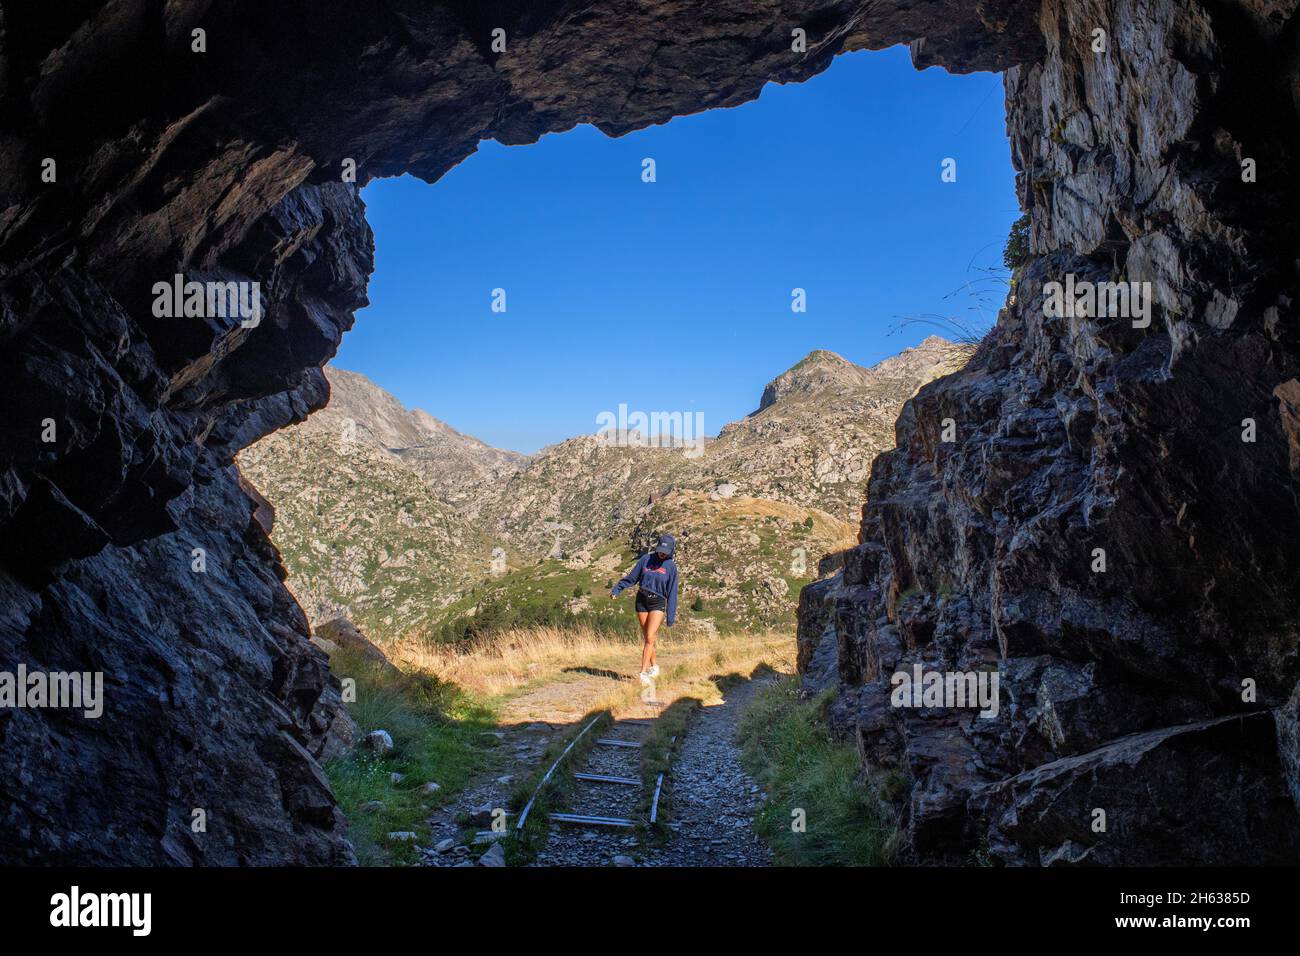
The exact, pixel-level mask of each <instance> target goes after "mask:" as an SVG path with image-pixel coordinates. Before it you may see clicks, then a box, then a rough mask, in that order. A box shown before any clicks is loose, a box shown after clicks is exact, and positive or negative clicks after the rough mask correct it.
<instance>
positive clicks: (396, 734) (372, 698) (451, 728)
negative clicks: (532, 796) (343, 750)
mask: <svg viewBox="0 0 1300 956" xmlns="http://www.w3.org/2000/svg"><path fill="white" fill-rule="evenodd" d="M330 668H331V670H333V671H334V673H335V674H336V675H338V676H339V677H340V678H341V679H342V678H351V679H352V680H354V681H355V682H356V701H355V702H354V703H349V704H348V705H347V708H348V712H349V713H350V714H351V715H352V717H353V718H354V719H355V720H356V722H357V725H358V728H359V735H358V736H359V738H360V737H363V736H364V735H365V734H367V733H369V732H370V731H372V730H380V729H382V730H386V731H388V732H389V734H391V735H392V738H393V745H394V746H393V750H392V751H390V752H389V753H387V754H383V755H380V754H375V753H372V752H370V751H369V750H367V749H366V748H365V747H361V746H359V747H356V748H354V749H353V750H352V752H351V753H349V754H348V755H347V756H345V757H340V758H337V759H335V760H333V761H331V762H330V764H329V765H328V767H327V768H326V773H327V775H328V776H329V779H330V784H331V786H332V787H333V789H334V794H335V796H336V797H337V798H338V800H339V805H340V807H341V808H342V810H343V813H344V815H345V816H346V817H347V818H348V821H349V824H350V826H349V838H350V839H351V840H352V843H353V846H354V847H355V848H356V852H357V859H358V860H359V862H360V863H361V864H362V865H366V866H386V865H408V864H413V863H417V862H418V857H417V854H416V851H415V846H416V845H417V844H419V845H422V846H427V845H428V834H429V828H428V824H427V822H426V821H427V819H428V816H429V812H430V810H432V809H433V808H434V807H437V806H440V805H441V804H443V803H446V802H447V801H448V800H450V799H451V797H453V796H454V795H455V794H456V793H457V792H458V791H459V790H460V789H461V788H462V787H464V785H465V784H466V783H467V782H468V781H469V779H470V778H471V777H472V776H474V775H475V774H477V773H479V772H481V771H483V770H484V769H486V768H487V767H489V766H491V765H492V763H493V760H494V754H493V752H492V750H491V749H490V744H489V743H488V741H493V742H495V738H492V737H490V736H489V735H488V734H487V732H488V731H491V730H492V729H493V728H494V727H495V726H496V720H495V715H494V713H493V712H492V710H491V709H490V708H488V707H485V706H484V705H483V704H482V703H480V702H478V701H476V700H475V699H474V698H472V697H471V696H469V695H467V694H465V693H464V692H463V691H461V690H460V689H459V688H457V687H455V686H454V685H452V684H450V683H448V682H446V681H442V680H439V679H438V678H436V677H434V676H432V675H430V674H427V673H418V672H416V673H411V672H402V671H398V670H395V669H392V668H386V667H383V666H382V665H378V664H374V663H371V662H369V661H366V660H364V659H362V658H361V657H359V656H358V655H356V654H354V653H352V652H351V651H349V650H347V649H346V648H339V649H338V650H337V651H335V652H334V654H333V655H332V656H331V659H330ZM393 773H400V774H402V775H403V779H402V781H401V782H400V783H393V782H392V779H391V777H392V774H393ZM430 781H432V782H435V783H437V784H438V785H439V786H440V787H441V789H440V790H438V791H437V792H435V793H425V792H424V789H423V788H424V785H425V784H426V783H428V782H430ZM403 831H406V832H414V833H416V834H417V839H416V840H413V841H410V842H400V841H390V840H389V839H388V834H389V833H393V832H403Z"/></svg>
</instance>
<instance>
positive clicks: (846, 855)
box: [740, 677, 901, 866]
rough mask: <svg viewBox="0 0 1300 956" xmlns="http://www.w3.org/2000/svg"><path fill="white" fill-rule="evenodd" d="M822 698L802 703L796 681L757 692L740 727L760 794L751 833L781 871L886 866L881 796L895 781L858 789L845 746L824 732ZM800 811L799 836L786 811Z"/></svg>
mask: <svg viewBox="0 0 1300 956" xmlns="http://www.w3.org/2000/svg"><path fill="white" fill-rule="evenodd" d="M829 700H830V695H829V693H828V694H823V695H821V696H820V697H818V698H816V699H815V700H811V701H808V700H803V699H801V697H800V695H799V680H798V678H797V677H789V678H786V679H783V680H782V681H780V682H779V683H777V684H774V685H773V686H772V687H769V688H765V689H764V690H762V691H760V692H759V693H758V694H757V695H756V696H755V697H754V700H753V701H752V702H751V704H750V705H749V707H748V709H747V710H746V711H745V714H744V716H743V717H742V718H741V723H740V737H741V745H742V759H743V761H744V763H745V767H746V769H747V770H748V771H749V772H750V774H751V775H752V776H753V777H754V779H755V780H756V781H758V783H759V784H760V785H761V786H763V787H765V788H766V789H767V793H768V800H767V802H766V803H765V804H764V806H763V809H762V810H761V811H760V812H759V814H758V817H757V819H756V820H755V829H756V831H757V832H758V834H759V835H760V836H761V837H763V839H765V840H766V841H767V842H768V844H769V845H770V846H771V847H772V851H773V853H774V855H775V857H776V862H777V863H778V864H781V865H785V866H882V865H888V864H889V863H891V862H893V861H894V857H895V855H896V849H895V847H896V843H897V823H896V820H895V815H894V812H893V810H892V809H891V807H890V804H889V802H888V798H889V796H890V794H891V793H892V792H893V791H895V790H896V788H897V787H898V786H899V784H900V783H901V778H900V777H897V775H890V776H887V777H881V778H879V779H877V780H873V781H869V782H866V783H864V782H863V781H862V780H861V779H859V765H858V756H857V753H856V751H855V750H854V748H853V747H851V746H848V745H846V744H840V743H836V742H835V741H833V740H832V739H831V738H830V736H829V734H828V733H827V730H826V724H825V709H826V706H827V704H828V702H829ZM797 810H802V811H803V820H804V823H805V828H804V832H796V830H795V828H794V827H793V826H792V824H793V823H794V821H795V817H794V815H793V814H794V813H795V811H797Z"/></svg>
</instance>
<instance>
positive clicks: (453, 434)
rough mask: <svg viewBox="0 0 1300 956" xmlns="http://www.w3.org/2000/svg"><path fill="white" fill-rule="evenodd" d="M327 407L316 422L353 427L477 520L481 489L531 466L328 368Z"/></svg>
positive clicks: (359, 377) (517, 456) (372, 386)
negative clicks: (350, 425)
mask: <svg viewBox="0 0 1300 956" xmlns="http://www.w3.org/2000/svg"><path fill="white" fill-rule="evenodd" d="M325 374H326V377H327V378H328V379H329V383H330V400H329V404H328V405H326V406H325V408H324V409H322V410H321V411H320V412H318V413H317V414H316V415H315V416H314V418H315V419H316V420H319V421H320V422H321V423H323V424H331V425H335V426H336V427H337V428H338V429H339V430H340V432H341V430H342V429H343V428H344V426H345V424H346V423H347V422H349V421H351V422H354V423H355V430H356V437H357V440H358V441H361V442H364V443H366V444H368V445H371V446H372V447H374V448H378V449H381V450H383V451H387V452H389V453H391V454H393V455H396V456H397V457H398V458H400V459H401V460H402V461H404V462H406V463H407V464H408V465H409V466H410V467H411V468H412V469H413V470H414V471H416V472H417V473H419V474H420V475H422V476H423V477H424V478H425V479H426V481H427V482H428V483H429V486H430V487H431V488H432V489H433V491H434V493H435V494H436V495H437V496H438V497H439V499H440V500H442V501H443V502H445V503H446V504H448V505H451V506H452V507H453V508H456V509H457V510H459V511H461V512H462V513H464V514H466V515H467V516H469V517H471V518H473V517H475V516H476V515H477V514H478V506H479V504H480V503H481V502H482V500H483V497H482V494H481V490H482V489H483V488H487V487H491V486H493V485H496V484H499V483H500V482H502V481H504V480H506V479H507V478H508V477H509V476H510V475H512V474H513V473H514V472H515V471H517V470H518V469H519V468H520V467H522V466H523V465H524V463H526V462H527V461H528V457H527V456H526V455H521V454H519V453H518V452H513V451H506V450H504V449H501V448H493V447H492V446H490V445H487V444H485V443H484V442H481V441H479V440H478V439H477V438H474V437H472V436H470V435H464V434H462V433H461V432H458V431H456V429H454V428H452V427H451V426H450V425H448V424H447V423H445V422H442V421H439V420H438V419H436V418H434V417H433V416H432V415H430V414H429V413H428V412H426V411H423V410H422V409H418V408H416V409H409V410H408V409H407V408H405V407H404V406H403V405H402V403H401V402H399V401H398V400H397V399H396V398H395V397H394V396H392V395H390V394H389V393H388V392H386V391H384V390H383V389H382V388H380V387H379V386H378V385H376V384H375V383H374V382H372V381H371V380H370V379H368V378H366V377H365V376H364V375H361V374H359V373H357V372H349V371H347V370H346V369H341V368H336V367H334V366H329V367H328V368H326V370H325Z"/></svg>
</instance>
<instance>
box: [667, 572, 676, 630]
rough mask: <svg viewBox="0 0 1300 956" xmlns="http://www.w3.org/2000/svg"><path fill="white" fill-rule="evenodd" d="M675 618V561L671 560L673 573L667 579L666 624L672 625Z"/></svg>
mask: <svg viewBox="0 0 1300 956" xmlns="http://www.w3.org/2000/svg"><path fill="white" fill-rule="evenodd" d="M676 620H677V562H676V561H674V562H673V573H672V576H671V577H670V578H669V579H668V619H667V622H666V623H667V624H668V626H669V627H672V626H673V624H674V623H675V622H676Z"/></svg>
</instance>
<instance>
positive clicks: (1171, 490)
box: [800, 0, 1300, 865]
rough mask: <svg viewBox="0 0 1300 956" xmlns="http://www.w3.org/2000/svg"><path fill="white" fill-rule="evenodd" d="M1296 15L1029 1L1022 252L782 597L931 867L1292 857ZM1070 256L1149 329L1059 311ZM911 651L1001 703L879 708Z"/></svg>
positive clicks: (1116, 0)
mask: <svg viewBox="0 0 1300 956" xmlns="http://www.w3.org/2000/svg"><path fill="white" fill-rule="evenodd" d="M1296 10H1297V4H1296V3H1294V2H1292V3H1273V4H1269V3H1240V4H1212V3H1205V4H1202V3H1197V2H1185V3H1170V2H1163V0H1108V2H1093V3H1078V4H1071V3H1065V2H1061V0H1048V2H1046V3H1044V5H1043V7H1042V11H1041V17H1040V20H1041V26H1042V30H1043V35H1044V37H1045V41H1046V53H1045V56H1044V57H1043V58H1042V60H1041V61H1039V62H1036V63H1034V64H1032V65H1024V66H1019V67H1016V68H1014V69H1012V70H1010V71H1008V73H1007V76H1006V89H1007V109H1008V129H1009V131H1010V134H1011V139H1012V151H1013V158H1014V161H1015V165H1016V169H1017V170H1018V175H1017V183H1018V191H1019V194H1020V198H1021V201H1022V204H1023V205H1024V207H1025V208H1026V209H1027V210H1028V212H1029V214H1030V216H1031V217H1032V249H1033V253H1034V256H1033V258H1032V260H1031V261H1029V262H1028V263H1027V264H1026V265H1025V266H1024V267H1023V268H1022V270H1021V272H1020V273H1019V280H1018V283H1017V286H1016V289H1015V296H1014V301H1013V302H1011V303H1010V304H1009V305H1008V308H1007V309H1006V310H1005V311H1004V312H1003V313H1002V315H1001V316H1000V318H999V323H998V326H997V328H996V330H995V331H994V332H993V333H992V334H991V335H990V336H989V337H988V339H987V340H986V341H985V342H984V343H983V344H982V346H981V348H980V350H979V352H978V354H977V356H976V357H975V359H974V360H973V361H972V362H971V363H970V365H969V366H968V367H967V368H966V369H965V370H964V371H962V372H960V373H958V374H956V375H953V376H951V377H948V378H946V379H942V380H940V381H938V382H935V383H933V384H931V385H929V386H927V387H926V388H924V389H923V390H922V391H921V392H920V393H919V394H918V395H917V396H916V398H915V399H914V400H913V401H912V402H910V403H909V405H908V406H907V407H906V408H905V409H904V412H903V414H902V416H901V417H900V419H899V422H898V426H897V436H898V449H897V450H896V451H894V452H892V453H889V454H886V455H884V456H882V457H881V458H879V459H878V460H877V462H876V464H875V467H874V470H873V474H872V479H871V482H870V486H869V491H868V499H869V500H868V504H867V505H866V506H865V508H864V509H863V520H862V531H861V542H862V543H861V544H860V545H859V546H858V548H856V549H854V551H853V552H851V553H850V554H849V555H847V556H846V565H845V568H844V570H843V571H842V572H841V573H839V574H838V575H836V576H835V577H833V578H829V579H827V580H825V581H822V582H818V583H817V584H815V585H812V586H810V587H809V588H808V589H806V590H805V592H804V594H803V596H802V605H801V612H800V619H801V630H800V660H801V662H803V661H808V662H811V661H813V660H814V658H815V657H816V656H817V655H818V654H820V655H822V656H826V655H832V654H833V655H834V657H835V659H836V660H837V664H838V666H837V669H836V673H835V677H836V678H837V681H838V683H839V685H840V686H841V692H840V695H839V697H838V700H837V702H836V704H835V706H834V713H835V723H836V725H837V727H839V728H840V729H841V731H843V732H845V733H848V734H850V735H852V737H853V738H854V739H856V740H857V743H858V746H859V749H860V752H861V754H862V757H863V760H864V763H865V765H866V766H867V767H868V769H869V770H885V769H889V770H897V771H900V772H902V773H904V774H905V775H906V776H907V778H908V779H909V780H910V782H911V786H910V792H909V793H908V796H907V798H906V801H905V805H904V806H902V807H901V808H900V810H901V812H902V819H903V820H904V824H905V828H906V833H907V836H908V837H909V841H910V845H911V848H912V850H913V852H914V854H915V856H916V858H918V859H920V860H925V861H961V860H963V859H972V858H980V857H986V858H988V859H991V860H993V861H995V862H1003V863H1008V864H1034V865H1037V864H1043V865H1050V864H1067V863H1068V864H1077V863H1091V864H1101V863H1194V864H1203V863H1244V864H1252V863H1280V862H1286V863H1296V862H1298V861H1300V818H1298V816H1297V807H1298V806H1300V776H1298V773H1297V768H1298V767H1300V750H1297V726H1296V720H1297V718H1296V714H1297V703H1296V702H1297V700H1298V699H1300V688H1298V686H1297V679H1298V678H1300V656H1298V655H1297V647H1298V643H1297V611H1298V610H1300V607H1298V606H1297V602H1298V601H1300V589H1298V588H1297V585H1298V584H1300V581H1298V580H1297V577H1298V575H1300V521H1298V520H1297V519H1298V515H1297V500H1296V478H1297V477H1298V473H1297V461H1300V454H1298V453H1300V444H1297V435H1298V434H1300V431H1298V429H1297V419H1296V414H1297V405H1296V401H1297V396H1300V381H1297V375H1298V374H1300V369H1298V360H1300V352H1298V351H1297V344H1298V340H1297V324H1296V320H1297V318H1298V316H1297V313H1296V303H1295V294H1296V286H1297V275H1296V271H1297V265H1296V263H1297V251H1300V250H1298V242H1297V239H1298V230H1297V225H1296V217H1295V215H1294V212H1295V210H1296V209H1297V208H1300V206H1298V201H1300V193H1298V192H1297V186H1296V181H1295V177H1294V176H1293V175H1291V174H1290V173H1289V171H1288V170H1289V169H1290V168H1292V167H1293V165H1294V162H1295V159H1296V156H1297V151H1296V147H1297V132H1300V127H1298V126H1297V107H1298V106H1300V98H1298V97H1297V90H1298V89H1300V87H1298V86H1297V72H1296V68H1297V63H1298V62H1300V61H1298V60H1297V54H1298V52H1300V44H1298V40H1300V17H1298V16H1297V14H1296ZM1097 28H1101V29H1104V30H1105V31H1106V35H1107V36H1106V38H1107V40H1108V43H1107V52H1104V53H1102V52H1097V51H1096V50H1094V48H1093V45H1092V44H1093V30H1094V29H1097ZM1248 159H1251V160H1254V161H1255V163H1254V165H1255V181H1253V182H1244V181H1243V161H1244V160H1248ZM1071 273H1072V274H1074V275H1075V276H1076V277H1077V278H1078V279H1090V280H1094V281H1106V280H1113V279H1117V278H1122V279H1127V280H1131V281H1145V282H1149V283H1150V284H1151V286H1150V288H1151V289H1152V291H1153V296H1154V307H1153V309H1152V315H1151V323H1150V326H1149V327H1146V328H1135V327H1134V323H1133V322H1131V321H1129V320H1127V319H1123V318H1083V317H1076V318H1065V317H1048V316H1047V315H1045V310H1044V285H1045V284H1046V283H1049V282H1052V281H1060V280H1063V279H1064V277H1065V276H1066V274H1071ZM949 420H950V423H951V424H955V426H956V428H955V440H953V441H944V437H945V436H944V426H945V424H946V423H949ZM1252 423H1253V435H1252V434H1251V431H1252ZM1247 438H1253V440H1247ZM1098 549H1100V551H1101V552H1104V559H1105V564H1104V571H1102V570H1101V567H1102V566H1101V565H1100V564H1099V562H1098V556H1099V553H1100V552H1099V551H1098ZM917 663H920V664H921V665H922V667H923V669H924V670H925V671H930V670H934V671H940V672H947V671H955V672H967V671H980V670H985V671H992V670H996V671H997V672H999V674H1000V684H1001V691H1000V703H1001V708H1000V714H999V716H998V718H997V719H984V718H980V717H978V716H976V715H975V713H974V711H972V710H970V709H962V708H948V709H945V708H930V709H927V708H919V709H912V708H905V707H895V706H891V703H890V699H889V692H890V686H891V685H890V680H891V676H892V675H893V674H894V673H895V672H897V671H909V672H910V671H911V670H912V668H913V666H914V665H915V664H917ZM808 669H809V670H815V668H812V667H811V666H809V668H808ZM821 683H822V684H825V683H826V679H825V677H823V679H822V681H821ZM1251 687H1253V688H1254V694H1253V695H1252V694H1251V693H1249V689H1250V688H1251ZM1098 811H1101V812H1103V813H1104V829H1101V828H1099V827H1098V826H1097V825H1096V823H1097V821H1099V820H1102V819H1103V818H1102V817H1100V816H1099V815H1098Z"/></svg>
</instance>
